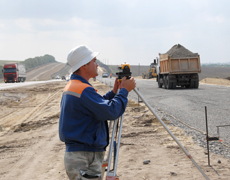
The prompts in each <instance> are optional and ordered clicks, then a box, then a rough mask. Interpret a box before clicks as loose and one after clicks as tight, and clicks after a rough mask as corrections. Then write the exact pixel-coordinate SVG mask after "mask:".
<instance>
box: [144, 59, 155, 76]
mask: <svg viewBox="0 0 230 180" xmlns="http://www.w3.org/2000/svg"><path fill="white" fill-rule="evenodd" d="M156 67H157V62H156V59H154V61H153V63H151V64H150V66H149V70H148V72H147V73H146V72H145V73H142V78H143V79H150V78H156V77H157V73H156Z"/></svg>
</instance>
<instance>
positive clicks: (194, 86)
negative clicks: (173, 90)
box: [193, 80, 199, 89]
mask: <svg viewBox="0 0 230 180" xmlns="http://www.w3.org/2000/svg"><path fill="white" fill-rule="evenodd" d="M198 87H199V81H198V80H196V81H194V84H193V88H195V89H197V88H198Z"/></svg>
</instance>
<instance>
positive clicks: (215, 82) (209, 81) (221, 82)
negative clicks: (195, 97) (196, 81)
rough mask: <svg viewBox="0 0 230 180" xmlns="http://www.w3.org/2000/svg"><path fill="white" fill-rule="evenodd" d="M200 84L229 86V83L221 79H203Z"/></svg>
mask: <svg viewBox="0 0 230 180" xmlns="http://www.w3.org/2000/svg"><path fill="white" fill-rule="evenodd" d="M200 83H201V84H202V83H203V84H212V85H221V86H230V81H229V80H228V79H221V78H205V79H202V80H201V81H200Z"/></svg>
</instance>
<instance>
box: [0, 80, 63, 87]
mask: <svg viewBox="0 0 230 180" xmlns="http://www.w3.org/2000/svg"><path fill="white" fill-rule="evenodd" d="M52 81H61V79H52V80H47V81H26V82H21V83H0V89H10V88H17V87H23V86H30V85H33V84H40V83H49V82H52Z"/></svg>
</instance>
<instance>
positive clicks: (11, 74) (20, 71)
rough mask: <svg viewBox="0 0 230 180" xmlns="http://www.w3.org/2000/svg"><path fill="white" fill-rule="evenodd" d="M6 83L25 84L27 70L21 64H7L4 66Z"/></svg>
mask: <svg viewBox="0 0 230 180" xmlns="http://www.w3.org/2000/svg"><path fill="white" fill-rule="evenodd" d="M2 72H3V77H4V82H5V83H7V82H24V81H25V80H26V68H25V66H24V65H23V64H19V63H6V64H4V66H3V70H2Z"/></svg>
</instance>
